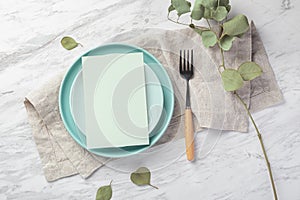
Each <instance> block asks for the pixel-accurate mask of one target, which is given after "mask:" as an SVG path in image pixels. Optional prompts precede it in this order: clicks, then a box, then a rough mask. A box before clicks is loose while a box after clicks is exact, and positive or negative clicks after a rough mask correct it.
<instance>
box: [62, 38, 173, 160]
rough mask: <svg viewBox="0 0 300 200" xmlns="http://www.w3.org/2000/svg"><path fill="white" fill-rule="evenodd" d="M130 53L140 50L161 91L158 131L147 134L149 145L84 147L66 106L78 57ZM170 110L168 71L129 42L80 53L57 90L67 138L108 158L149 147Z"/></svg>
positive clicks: (152, 57)
mask: <svg viewBox="0 0 300 200" xmlns="http://www.w3.org/2000/svg"><path fill="white" fill-rule="evenodd" d="M133 52H142V53H143V55H144V63H146V64H148V65H149V66H150V67H151V69H152V70H153V71H154V72H155V74H156V75H157V76H158V78H159V80H160V82H161V85H162V89H163V94H164V110H165V112H166V118H165V120H164V122H163V123H164V124H163V126H162V127H160V128H159V129H158V130H156V131H157V132H158V133H156V134H155V135H153V136H151V137H150V144H149V145H143V146H129V147H122V148H98V149H87V147H86V142H85V136H84V134H83V133H81V132H80V130H79V129H78V128H77V126H76V124H75V122H74V120H73V117H72V114H71V110H70V109H71V108H70V103H69V102H70V101H69V100H70V90H71V87H72V84H73V81H74V79H75V77H76V75H77V73H78V72H79V71H80V70H81V57H83V56H95V55H105V54H109V53H133ZM173 110H174V91H173V86H172V83H171V80H170V78H169V76H168V73H167V72H166V70H165V69H164V67H163V66H162V64H161V63H160V62H159V61H158V60H157V59H156V58H155V57H154V56H153V55H152V54H150V53H149V52H148V51H146V50H144V49H142V48H140V47H137V46H133V45H128V44H121V43H110V44H105V45H101V46H98V47H96V48H94V49H92V50H89V51H88V52H86V53H84V54H83V55H82V56H80V57H79V58H78V59H77V60H76V61H75V62H74V63H73V64H72V65H71V67H70V68H69V69H68V71H67V73H66V74H65V76H64V78H63V80H62V82H61V86H60V90H59V111H60V115H61V118H62V121H63V123H64V125H65V128H66V129H67V131H68V132H69V134H70V135H71V137H72V138H73V139H74V140H75V141H76V142H77V143H78V144H79V145H80V146H82V147H83V148H84V149H86V150H88V151H89V152H91V153H94V154H96V155H100V156H104V157H111V158H119V157H125V156H130V155H134V154H137V153H140V152H142V151H144V150H146V149H148V148H149V147H151V146H153V145H154V144H155V143H156V142H157V141H158V140H159V139H160V138H161V136H162V135H163V134H164V132H165V131H166V129H167V127H168V125H169V123H170V121H171V118H172V115H173Z"/></svg>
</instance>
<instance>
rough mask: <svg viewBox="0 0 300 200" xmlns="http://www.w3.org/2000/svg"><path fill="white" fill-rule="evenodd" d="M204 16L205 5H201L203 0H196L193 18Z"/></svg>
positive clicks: (197, 18) (198, 18)
mask: <svg viewBox="0 0 300 200" xmlns="http://www.w3.org/2000/svg"><path fill="white" fill-rule="evenodd" d="M203 16H204V7H203V6H202V5H201V0H196V1H195V4H194V8H193V10H192V13H191V18H192V19H194V20H200V19H201V18H202V17H203Z"/></svg>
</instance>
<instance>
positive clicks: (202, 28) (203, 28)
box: [167, 14, 209, 30]
mask: <svg viewBox="0 0 300 200" xmlns="http://www.w3.org/2000/svg"><path fill="white" fill-rule="evenodd" d="M167 19H168V20H169V21H171V22H173V23H175V24H180V25H183V26H188V27H190V26H191V24H192V23H191V24H186V23H182V22H179V21H178V20H177V21H175V20H174V19H172V18H170V15H169V14H168V16H167ZM191 22H192V20H191ZM193 26H194V27H195V28H198V29H201V30H209V29H208V28H207V27H204V26H199V25H195V24H193Z"/></svg>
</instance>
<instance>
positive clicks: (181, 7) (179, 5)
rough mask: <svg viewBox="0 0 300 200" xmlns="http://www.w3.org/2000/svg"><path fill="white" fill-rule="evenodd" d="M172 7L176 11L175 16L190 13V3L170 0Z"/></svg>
mask: <svg viewBox="0 0 300 200" xmlns="http://www.w3.org/2000/svg"><path fill="white" fill-rule="evenodd" d="M171 4H172V6H173V7H174V8H175V10H176V11H177V15H178V16H181V15H182V14H185V13H188V12H190V11H191V10H190V7H191V3H190V2H188V1H186V0H171Z"/></svg>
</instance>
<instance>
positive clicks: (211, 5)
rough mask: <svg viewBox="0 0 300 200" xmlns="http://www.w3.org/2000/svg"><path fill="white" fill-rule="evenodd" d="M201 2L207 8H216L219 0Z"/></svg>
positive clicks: (203, 0) (202, 0)
mask: <svg viewBox="0 0 300 200" xmlns="http://www.w3.org/2000/svg"><path fill="white" fill-rule="evenodd" d="M201 4H202V5H203V6H204V7H205V8H213V9H214V8H216V7H217V6H218V0H201Z"/></svg>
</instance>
